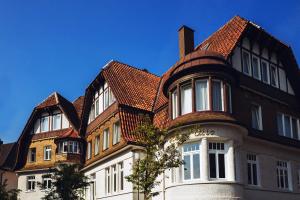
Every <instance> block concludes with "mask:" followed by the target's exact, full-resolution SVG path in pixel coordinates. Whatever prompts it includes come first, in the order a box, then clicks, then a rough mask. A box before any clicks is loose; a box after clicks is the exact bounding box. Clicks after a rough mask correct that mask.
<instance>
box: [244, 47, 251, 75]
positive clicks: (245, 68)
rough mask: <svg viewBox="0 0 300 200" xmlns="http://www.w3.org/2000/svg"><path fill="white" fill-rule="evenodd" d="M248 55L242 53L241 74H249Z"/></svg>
mask: <svg viewBox="0 0 300 200" xmlns="http://www.w3.org/2000/svg"><path fill="white" fill-rule="evenodd" d="M249 57H250V55H249V53H247V52H245V51H243V72H244V73H246V74H250V59H249Z"/></svg>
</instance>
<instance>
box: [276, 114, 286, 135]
mask: <svg viewBox="0 0 300 200" xmlns="http://www.w3.org/2000/svg"><path fill="white" fill-rule="evenodd" d="M277 129H278V134H279V135H284V134H283V121H282V114H280V113H278V114H277Z"/></svg>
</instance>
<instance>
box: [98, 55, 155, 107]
mask: <svg viewBox="0 0 300 200" xmlns="http://www.w3.org/2000/svg"><path fill="white" fill-rule="evenodd" d="M103 77H104V78H105V80H106V81H107V82H108V85H109V86H110V87H111V89H112V91H113V93H114V95H115V97H116V99H117V102H118V103H119V104H122V105H127V106H131V107H134V108H138V109H142V110H146V111H152V108H153V106H154V101H155V98H156V94H157V88H158V86H159V82H160V77H158V76H156V75H154V74H151V73H149V72H147V71H144V70H141V69H138V68H136V67H132V66H129V65H127V64H124V63H121V62H118V61H112V62H111V63H109V64H108V66H107V67H106V68H105V69H103Z"/></svg>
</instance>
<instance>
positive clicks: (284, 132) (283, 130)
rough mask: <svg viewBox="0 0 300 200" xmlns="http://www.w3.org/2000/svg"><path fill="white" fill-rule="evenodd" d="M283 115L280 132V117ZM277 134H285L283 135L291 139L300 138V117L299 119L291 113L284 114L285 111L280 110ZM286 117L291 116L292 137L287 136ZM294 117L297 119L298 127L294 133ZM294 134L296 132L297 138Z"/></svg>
mask: <svg viewBox="0 0 300 200" xmlns="http://www.w3.org/2000/svg"><path fill="white" fill-rule="evenodd" d="M279 116H281V117H280V118H281V127H282V133H280V130H279V127H278V125H279V124H278V123H279V122H278V117H279ZM276 117H277V134H278V135H279V136H283V137H287V138H290V139H294V140H300V125H299V123H300V119H298V118H297V117H294V116H291V115H289V114H284V113H281V112H278V113H277V115H276ZM285 117H288V118H289V124H290V125H289V126H290V133H291V137H288V136H287V133H286V123H285ZM293 119H295V120H296V127H297V133H294V129H293V127H294V125H293ZM294 134H296V136H297V138H295V136H294Z"/></svg>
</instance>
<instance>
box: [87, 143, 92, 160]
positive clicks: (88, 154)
mask: <svg viewBox="0 0 300 200" xmlns="http://www.w3.org/2000/svg"><path fill="white" fill-rule="evenodd" d="M91 158H92V142H91V141H90V142H88V143H87V159H91Z"/></svg>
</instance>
